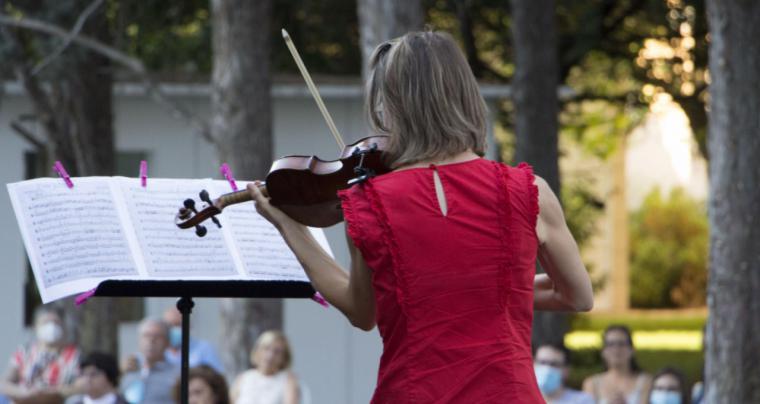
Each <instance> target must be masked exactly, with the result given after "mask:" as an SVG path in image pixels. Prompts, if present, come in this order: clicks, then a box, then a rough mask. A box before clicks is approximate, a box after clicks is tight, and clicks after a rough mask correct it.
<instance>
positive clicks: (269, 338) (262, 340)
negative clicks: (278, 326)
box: [249, 330, 292, 371]
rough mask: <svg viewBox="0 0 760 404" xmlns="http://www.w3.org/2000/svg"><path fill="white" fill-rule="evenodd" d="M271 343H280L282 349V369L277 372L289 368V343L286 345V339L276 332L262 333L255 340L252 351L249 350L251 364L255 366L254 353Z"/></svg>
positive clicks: (283, 335) (280, 332) (279, 332)
mask: <svg viewBox="0 0 760 404" xmlns="http://www.w3.org/2000/svg"><path fill="white" fill-rule="evenodd" d="M273 342H280V343H281V344H282V346H283V348H284V349H283V353H282V367H281V368H280V369H277V370H278V371H280V370H284V369H287V368H289V367H290V363H291V360H292V357H291V353H290V343H288V338H287V337H286V336H285V334H283V333H282V331H277V330H269V331H264V332H263V333H261V335H259V338H257V339H256V343H255V344H253V349H251V355H250V358H249V360H250V361H251V364H253V365H254V366H256V361H255V360H254V358H255V357H256V353H257V352H258V351H259V349H260V348H261V347H263V346H264V345H269V344H271V343H273Z"/></svg>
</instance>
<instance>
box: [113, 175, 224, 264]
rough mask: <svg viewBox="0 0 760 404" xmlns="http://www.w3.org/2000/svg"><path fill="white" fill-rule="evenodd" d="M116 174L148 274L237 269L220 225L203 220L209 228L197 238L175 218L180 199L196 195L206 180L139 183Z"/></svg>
mask: <svg viewBox="0 0 760 404" xmlns="http://www.w3.org/2000/svg"><path fill="white" fill-rule="evenodd" d="M118 180H119V186H120V189H121V192H122V194H123V195H124V201H125V202H126V206H127V210H128V211H129V216H130V223H131V224H132V226H133V227H134V229H135V232H136V233H137V240H138V242H139V244H140V249H141V250H142V255H143V259H144V262H145V266H146V269H147V272H148V275H149V276H156V277H167V276H168V277H176V276H204V277H218V276H228V275H235V274H236V273H237V272H236V270H235V264H234V263H233V261H232V256H231V255H230V252H229V250H228V247H227V245H226V244H225V242H224V238H223V237H222V232H221V230H220V229H217V228H216V226H214V225H213V224H211V223H208V229H209V232H208V234H207V235H206V236H205V237H203V238H200V237H198V236H196V235H195V233H194V232H193V231H181V230H180V229H178V228H177V226H176V225H175V224H174V215H175V214H176V213H177V208H178V207H179V206H181V203H182V201H183V200H184V199H186V198H188V197H191V196H195V195H197V194H198V191H199V190H201V189H203V188H204V187H207V186H208V184H209V182H208V181H204V180H170V179H163V178H156V179H151V180H150V186H148V187H145V188H143V187H142V186H141V185H140V183H138V182H137V181H135V180H134V179H131V178H119V179H118Z"/></svg>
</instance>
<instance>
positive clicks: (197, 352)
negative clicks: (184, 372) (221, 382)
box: [164, 306, 224, 374]
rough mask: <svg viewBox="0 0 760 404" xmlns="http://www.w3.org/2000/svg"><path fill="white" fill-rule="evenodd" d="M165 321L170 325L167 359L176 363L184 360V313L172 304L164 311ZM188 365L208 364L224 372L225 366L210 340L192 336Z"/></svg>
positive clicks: (178, 363)
mask: <svg viewBox="0 0 760 404" xmlns="http://www.w3.org/2000/svg"><path fill="white" fill-rule="evenodd" d="M164 322H166V324H167V325H168V326H169V348H167V349H166V361H167V362H169V363H173V364H176V365H178V366H179V365H180V364H181V362H182V313H180V312H179V310H177V308H176V307H174V306H172V307H169V308H167V309H166V310H165V311H164ZM188 365H189V366H190V367H196V366H200V365H207V366H210V367H212V368H214V370H216V371H217V372H219V373H222V374H224V367H223V366H222V361H221V359H219V355H218V354H217V352H216V349H215V348H214V346H213V345H211V343H210V342H208V341H204V340H201V339H196V338H193V337H192V336H190V347H189V355H188Z"/></svg>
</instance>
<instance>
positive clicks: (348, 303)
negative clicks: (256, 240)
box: [248, 184, 375, 331]
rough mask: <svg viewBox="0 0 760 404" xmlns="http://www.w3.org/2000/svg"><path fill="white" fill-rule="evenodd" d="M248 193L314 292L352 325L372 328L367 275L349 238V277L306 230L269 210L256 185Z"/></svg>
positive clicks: (362, 262)
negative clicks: (302, 270) (283, 242)
mask: <svg viewBox="0 0 760 404" xmlns="http://www.w3.org/2000/svg"><path fill="white" fill-rule="evenodd" d="M248 191H249V192H250V193H251V196H252V198H253V200H254V202H255V203H256V211H258V212H259V214H261V215H262V216H264V218H266V219H267V220H269V221H270V222H271V223H272V224H273V225H274V226H275V227H276V228H277V230H279V232H280V234H282V237H283V238H284V239H285V242H286V243H287V244H288V246H289V247H290V249H291V250H292V251H293V253H294V254H295V256H296V258H297V259H298V261H299V262H300V263H301V266H303V269H304V271H305V272H306V275H307V276H308V277H309V280H311V283H312V285H314V289H316V290H318V291H319V293H321V294H322V296H324V298H325V299H326V300H327V301H328V302H330V304H332V305H333V306H335V307H336V308H338V310H340V311H341V312H343V314H344V315H345V316H346V317H347V318H348V319H349V321H351V324H353V325H354V326H356V327H358V328H361V329H363V330H365V331H369V330H371V329H372V328H373V327H374V325H375V311H374V309H375V306H374V302H375V298H374V294H373V291H372V283H371V277H370V271H369V268H367V265H366V263H365V262H364V259H363V258H362V256H361V253H359V251H358V250H357V249H356V247H355V246H354V245H353V243H352V242H351V239H350V238H348V244H349V250H350V253H351V273H350V274H348V273H346V272H345V271H344V270H343V269H342V268H341V267H340V265H339V264H338V263H337V262H335V260H334V259H333V258H332V257H330V255H328V254H327V252H325V250H324V249H322V247H321V246H320V245H319V243H318V242H317V240H316V239H315V238H314V236H313V235H312V234H311V231H310V230H309V228H308V227H306V226H304V225H302V224H300V223H298V222H296V221H295V220H293V219H291V218H290V217H289V216H287V215H286V214H285V213H283V212H282V211H281V210H279V209H277V208H276V207H274V206H272V205H271V204H270V203H269V198H267V197H265V196H264V195H262V193H261V191H259V189H258V186H257V185H256V184H249V185H248Z"/></svg>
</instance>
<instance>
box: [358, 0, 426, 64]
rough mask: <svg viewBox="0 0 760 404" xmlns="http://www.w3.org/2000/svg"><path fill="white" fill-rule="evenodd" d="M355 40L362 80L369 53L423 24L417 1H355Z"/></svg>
mask: <svg viewBox="0 0 760 404" xmlns="http://www.w3.org/2000/svg"><path fill="white" fill-rule="evenodd" d="M357 7H358V12H359V37H360V43H361V50H362V61H363V63H362V76H363V77H366V70H367V65H368V64H369V58H370V56H372V51H373V50H374V49H375V47H376V46H377V45H379V44H380V43H381V42H383V41H387V40H389V39H393V38H396V37H398V36H401V35H404V34H406V33H407V32H409V31H415V30H419V29H422V24H423V23H424V22H425V14H424V12H423V8H422V3H421V2H420V0H359V2H358V4H357Z"/></svg>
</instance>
